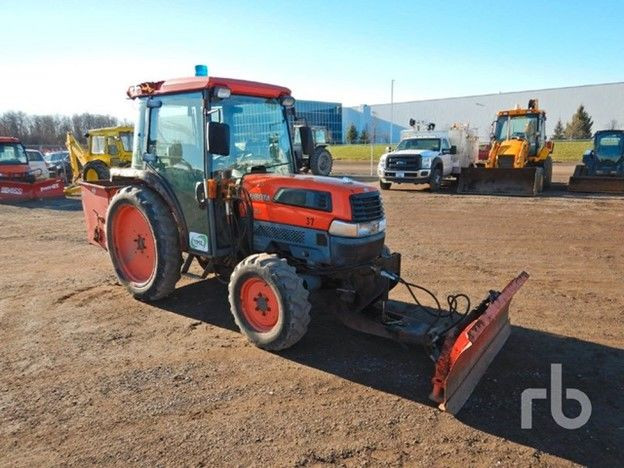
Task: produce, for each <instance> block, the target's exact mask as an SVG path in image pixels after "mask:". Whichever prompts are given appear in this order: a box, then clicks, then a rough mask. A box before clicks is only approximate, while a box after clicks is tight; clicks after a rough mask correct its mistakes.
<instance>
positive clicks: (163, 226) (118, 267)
mask: <svg viewBox="0 0 624 468" xmlns="http://www.w3.org/2000/svg"><path fill="white" fill-rule="evenodd" d="M106 242H107V246H108V252H109V254H110V258H111V261H112V262H113V267H114V268H115V273H116V275H117V278H118V279H119V282H120V283H121V284H123V285H124V286H125V287H126V288H127V289H128V290H129V291H130V292H131V293H132V295H133V296H134V297H135V298H136V299H139V300H142V301H156V300H158V299H162V298H164V297H166V296H168V295H169V294H171V293H172V292H173V290H174V289H175V285H176V283H177V282H178V280H179V279H180V267H181V266H182V252H181V249H180V240H179V237H178V228H177V225H176V223H175V220H174V218H173V215H172V214H171V210H170V209H169V207H168V206H167V204H166V203H165V202H164V201H163V199H162V198H161V197H160V196H159V195H158V194H156V193H155V192H154V191H152V190H150V189H148V188H144V187H137V186H134V185H131V186H129V187H125V188H123V189H121V190H120V191H119V192H117V194H115V196H114V197H113V199H112V200H111V203H110V205H109V207H108V211H107V212H106Z"/></svg>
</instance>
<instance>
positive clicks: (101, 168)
mask: <svg viewBox="0 0 624 468" xmlns="http://www.w3.org/2000/svg"><path fill="white" fill-rule="evenodd" d="M109 178H110V170H109V169H108V166H107V165H106V164H104V163H103V162H102V161H99V160H96V161H89V162H88V163H87V164H85V165H84V167H83V168H82V180H84V181H86V182H93V181H96V180H108V179H109Z"/></svg>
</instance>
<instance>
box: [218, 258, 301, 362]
mask: <svg viewBox="0 0 624 468" xmlns="http://www.w3.org/2000/svg"><path fill="white" fill-rule="evenodd" d="M229 301H230V307H231V311H232V315H233V316H234V321H235V322H236V325H238V328H240V330H241V332H242V333H243V334H244V335H245V336H246V337H247V339H248V340H249V341H251V342H252V343H253V344H255V345H256V346H258V347H259V348H263V349H267V350H271V351H279V350H281V349H286V348H289V347H291V346H292V345H294V344H295V343H297V342H298V341H299V340H300V339H301V338H302V337H303V335H305V334H306V331H307V330H308V324H309V323H310V308H311V306H310V302H309V301H308V291H307V289H306V288H305V287H304V285H303V280H302V279H301V277H299V276H298V275H297V272H296V271H295V269H294V268H293V267H292V266H290V265H289V264H288V263H287V262H286V260H285V259H283V258H280V257H278V256H277V255H270V254H266V253H261V254H253V255H250V256H249V257H247V258H245V259H244V260H242V261H241V262H240V263H239V264H238V265H237V266H236V268H235V269H234V271H233V272H232V275H231V276H230V284H229Z"/></svg>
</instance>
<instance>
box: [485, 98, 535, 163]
mask: <svg viewBox="0 0 624 468" xmlns="http://www.w3.org/2000/svg"><path fill="white" fill-rule="evenodd" d="M545 142H546V113H545V112H544V111H543V110H540V109H538V108H537V100H536V99H531V100H530V101H529V105H528V107H527V109H520V108H516V109H512V110H505V111H501V112H499V113H498V114H497V117H496V121H495V122H494V123H493V132H492V152H491V153H490V161H489V164H490V165H491V167H502V168H512V167H524V166H525V165H526V164H527V162H528V161H530V160H533V159H535V158H536V157H537V156H538V153H539V151H540V149H541V148H542V147H543V146H544V144H545Z"/></svg>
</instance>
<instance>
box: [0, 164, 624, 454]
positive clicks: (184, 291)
mask: <svg viewBox="0 0 624 468" xmlns="http://www.w3.org/2000/svg"><path fill="white" fill-rule="evenodd" d="M367 168H368V166H366V165H361V164H360V165H358V164H355V165H345V164H337V165H336V169H337V170H338V171H342V172H350V173H355V172H359V173H365V172H366V170H367ZM570 170H571V168H570V167H569V166H559V165H557V166H556V168H555V181H558V182H563V181H565V180H566V179H567V177H568V176H569V172H570ZM383 197H384V202H385V207H386V213H387V218H388V236H387V243H388V245H389V246H390V247H391V248H392V249H393V250H396V251H400V252H401V253H402V254H403V276H404V277H406V278H408V279H411V280H412V281H414V282H417V283H419V284H423V285H425V286H428V287H430V288H432V289H433V290H434V291H435V292H436V293H437V294H439V295H440V296H442V297H445V295H446V294H450V293H456V292H465V293H467V294H469V295H470V297H471V298H472V299H473V301H475V302H476V301H480V300H481V299H482V298H483V297H484V296H485V294H486V293H487V291H488V290H489V289H501V288H502V287H503V286H504V285H505V284H506V283H507V281H509V280H510V279H511V278H512V277H514V276H515V275H516V274H518V273H519V272H520V271H522V270H526V271H528V272H529V273H530V275H531V278H530V279H529V281H528V282H527V283H526V284H525V286H524V287H523V288H522V289H521V290H520V291H519V292H518V294H517V295H516V297H515V298H514V301H513V302H512V306H511V320H512V323H513V330H512V335H511V337H510V339H509V341H508V342H507V344H506V346H505V347H504V348H503V350H502V351H501V353H500V354H499V355H498V357H497V358H496V360H495V361H494V363H493V364H492V366H491V367H490V368H489V369H488V371H487V372H486V374H485V376H484V377H483V379H482V381H481V383H480V384H479V385H478V387H477V388H476V390H475V392H474V393H473V395H472V397H471V398H470V400H469V401H468V403H467V404H466V406H465V407H464V408H463V410H462V411H461V412H460V413H459V414H458V415H457V417H453V416H451V415H449V414H446V413H441V412H440V411H439V410H438V409H436V408H435V407H434V406H432V405H431V403H430V402H429V400H428V398H427V396H428V393H429V390H430V377H431V373H432V369H433V366H432V363H431V362H430V361H429V360H428V358H427V357H426V356H425V354H424V353H423V352H422V351H421V350H420V349H418V348H407V347H403V346H400V345H398V344H395V343H393V342H389V341H386V340H383V339H379V338H374V337H370V336H365V335H362V334H358V333H357V332H354V331H351V330H349V329H346V328H344V327H343V326H342V325H340V324H339V323H338V322H337V321H336V319H335V318H334V317H333V316H331V315H329V314H327V313H326V312H324V311H323V310H314V311H313V319H312V323H311V325H310V329H309V332H308V334H307V335H306V336H305V337H304V339H303V340H302V341H301V342H300V343H298V344H297V345H296V346H295V347H293V348H292V349H290V350H287V351H285V352H281V353H278V354H273V353H269V352H265V351H262V350H260V349H257V348H255V347H253V346H252V345H250V344H249V343H248V342H247V341H246V340H245V339H244V338H243V337H242V336H241V334H240V333H239V332H238V330H237V329H236V326H235V325H234V322H233V320H232V318H231V316H230V314H229V310H228V306H227V295H226V287H225V286H223V285H221V284H220V283H219V282H217V281H216V280H214V279H208V280H205V281H199V282H198V281H194V280H191V279H186V278H185V279H183V280H182V281H181V283H180V284H179V288H178V290H177V291H176V292H175V293H174V295H173V296H172V297H170V298H168V299H167V300H164V301H161V302H158V303H155V304H151V305H150V304H145V303H141V302H138V301H136V300H134V299H132V298H131V297H130V295H129V294H128V293H127V292H126V291H125V290H124V288H122V287H121V286H119V285H118V283H117V282H116V278H115V276H114V274H113V270H112V268H111V265H110V260H109V258H108V255H107V253H106V252H104V251H103V250H100V249H98V248H96V247H94V246H91V245H89V244H87V242H86V240H85V232H84V226H83V218H82V211H81V206H80V202H79V201H77V200H66V201H63V202H56V203H52V202H47V203H41V202H38V203H28V204H24V205H21V206H6V205H4V206H0V272H1V273H0V465H3V466H10V465H11V466H15V465H17V466H37V465H60V464H63V465H65V464H68V465H80V466H83V465H86V464H93V463H103V464H107V465H109V464H116V465H127V464H133V465H149V466H156V465H193V466H222V465H238V466H248V465H256V466H273V465H276V466H293V465H296V466H306V465H325V464H338V465H345V466H361V465H371V466H375V465H426V466H431V465H435V466H458V465H462V466H466V465H469V464H470V465H510V464H513V465H523V466H527V465H571V464H582V465H587V464H588V465H596V466H597V465H605V466H606V465H611V466H616V465H618V464H620V463H621V459H622V457H624V413H623V411H624V349H623V348H624V325H623V312H624V247H623V246H624V197H617V196H595V195H590V196H583V195H571V194H567V193H566V192H565V191H564V190H563V186H561V185H556V186H555V189H554V190H553V191H551V192H549V193H547V194H545V195H544V196H542V197H538V198H511V197H486V196H459V195H453V194H452V193H450V191H447V192H446V193H441V194H436V195H432V194H429V193H428V192H427V191H425V190H421V189H415V188H413V187H412V186H405V187H404V189H401V190H395V189H393V190H391V191H389V192H384V193H383ZM393 294H394V297H396V298H398V299H407V295H406V293H405V292H404V291H402V290H397V291H396V292H394V293H393ZM551 363H562V365H563V385H564V387H565V388H577V389H579V390H581V391H583V392H585V393H586V394H587V395H588V397H589V398H590V400H591V403H592V415H591V418H590V420H589V422H588V423H587V424H586V425H585V426H583V427H581V428H580V429H576V430H567V429H563V428H561V427H559V426H558V425H557V424H556V423H555V422H554V421H553V418H552V417H551V413H550V407H549V404H548V402H547V401H545V400H540V401H536V402H535V403H534V408H533V429H531V430H527V429H521V428H520V394H521V392H522V391H523V390H524V389H526V388H547V387H549V379H550V364H551ZM549 394H550V392H549ZM564 395H565V392H564ZM563 407H564V412H565V413H566V414H567V415H568V416H570V417H573V416H576V415H577V414H578V413H579V406H578V405H577V404H575V403H574V401H572V400H565V401H564V405H563Z"/></svg>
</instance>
